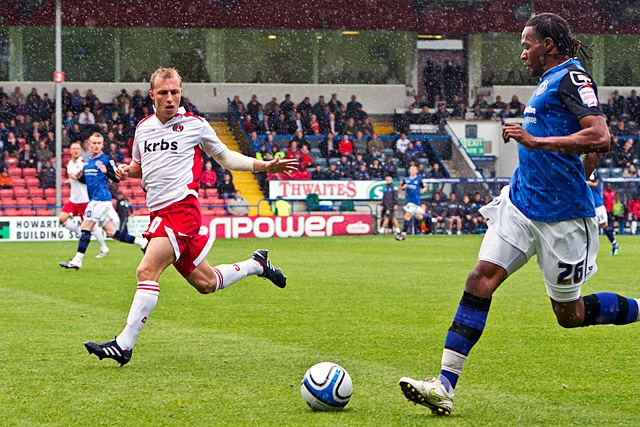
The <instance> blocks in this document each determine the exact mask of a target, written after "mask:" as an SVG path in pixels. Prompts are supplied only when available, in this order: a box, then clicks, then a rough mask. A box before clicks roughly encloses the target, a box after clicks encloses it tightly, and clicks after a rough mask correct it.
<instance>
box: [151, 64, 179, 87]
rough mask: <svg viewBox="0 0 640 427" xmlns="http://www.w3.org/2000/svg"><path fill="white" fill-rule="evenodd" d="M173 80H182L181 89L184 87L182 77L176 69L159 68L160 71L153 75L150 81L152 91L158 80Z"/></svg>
mask: <svg viewBox="0 0 640 427" xmlns="http://www.w3.org/2000/svg"><path fill="white" fill-rule="evenodd" d="M173 78H176V79H178V80H180V87H182V77H180V73H178V70H176V69H175V68H165V67H158V69H157V70H155V71H154V72H153V74H151V78H150V79H149V83H150V85H151V90H153V83H154V82H155V81H156V79H161V80H166V79H173Z"/></svg>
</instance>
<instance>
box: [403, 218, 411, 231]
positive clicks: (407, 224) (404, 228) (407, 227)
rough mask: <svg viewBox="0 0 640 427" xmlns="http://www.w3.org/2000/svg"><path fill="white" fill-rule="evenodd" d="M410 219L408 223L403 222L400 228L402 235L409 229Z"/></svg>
mask: <svg viewBox="0 0 640 427" xmlns="http://www.w3.org/2000/svg"><path fill="white" fill-rule="evenodd" d="M412 219H413V218H411V219H410V220H409V221H406V220H405V221H404V225H403V226H402V232H403V233H406V232H407V230H408V229H409V225H410V224H411V220H412Z"/></svg>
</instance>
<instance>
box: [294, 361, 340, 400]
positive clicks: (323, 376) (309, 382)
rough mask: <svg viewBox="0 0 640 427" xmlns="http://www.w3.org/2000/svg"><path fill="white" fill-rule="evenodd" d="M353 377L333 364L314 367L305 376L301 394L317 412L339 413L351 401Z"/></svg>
mask: <svg viewBox="0 0 640 427" xmlns="http://www.w3.org/2000/svg"><path fill="white" fill-rule="evenodd" d="M351 391H352V384H351V377H350V376H349V374H348V373H347V371H345V370H344V369H343V368H342V367H341V366H339V365H336V364H335V363H331V362H322V363H318V364H317V365H313V366H312V367H311V368H309V370H308V371H307V372H306V373H305V374H304V377H303V378H302V386H301V387H300V392H301V393H302V398H303V399H304V401H305V402H307V405H309V407H310V408H311V409H313V410H315V411H338V410H340V409H342V408H344V407H345V406H346V405H347V403H349V399H351Z"/></svg>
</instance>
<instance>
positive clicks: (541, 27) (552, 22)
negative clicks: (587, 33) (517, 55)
mask: <svg viewBox="0 0 640 427" xmlns="http://www.w3.org/2000/svg"><path fill="white" fill-rule="evenodd" d="M526 26H527V27H532V28H533V30H534V31H535V33H536V35H537V36H538V40H544V39H546V38H547V37H549V38H551V40H553V42H554V43H555V45H556V46H557V47H558V49H559V50H560V52H561V53H562V54H563V55H567V56H569V57H570V58H573V57H574V56H576V54H577V53H580V55H581V56H582V57H583V58H584V59H586V60H589V59H591V55H589V52H588V51H590V50H591V47H590V46H587V45H585V44H583V43H582V42H581V41H580V40H578V39H576V38H575V37H574V36H573V34H571V28H569V24H568V23H567V21H565V20H564V19H562V18H561V17H560V16H558V15H556V14H555V13H540V14H538V15H535V16H533V17H531V19H529V21H527V24H526Z"/></svg>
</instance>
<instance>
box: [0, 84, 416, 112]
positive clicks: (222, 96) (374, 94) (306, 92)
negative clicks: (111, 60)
mask: <svg viewBox="0 0 640 427" xmlns="http://www.w3.org/2000/svg"><path fill="white" fill-rule="evenodd" d="M0 86H2V87H4V91H5V92H7V93H11V92H13V90H14V88H15V87H16V86H20V88H21V89H22V92H23V93H24V94H28V93H29V92H31V88H33V87H36V88H38V93H39V94H40V95H42V94H43V93H45V92H46V93H48V94H49V96H50V97H51V98H54V97H55V96H54V90H55V86H54V83H50V82H0ZM63 87H66V88H67V89H68V90H69V91H71V92H73V91H74V90H75V89H79V90H80V94H81V95H83V96H84V95H85V93H86V91H87V89H93V92H94V93H95V94H96V95H97V96H98V98H100V100H101V101H102V102H111V99H113V97H115V96H117V95H118V94H119V93H120V90H121V89H123V88H126V89H127V91H128V92H129V94H133V92H134V91H135V90H136V89H140V90H141V91H142V93H143V94H144V95H146V92H147V91H148V90H149V83H111V82H109V83H107V82H98V83H96V82H65V83H63ZM287 93H288V94H291V99H292V100H293V101H294V102H300V101H302V99H303V98H304V97H305V96H309V97H310V98H311V103H312V104H314V103H316V102H317V101H318V96H320V95H324V97H325V100H326V101H328V100H329V99H330V97H331V94H332V93H337V94H338V99H339V100H340V101H342V102H343V103H345V104H346V103H347V102H349V101H350V100H351V95H354V94H355V95H356V96H357V97H358V101H360V103H362V106H363V109H364V110H365V111H366V112H367V113H369V114H374V115H390V114H393V110H394V108H397V107H400V106H405V105H407V97H406V89H405V86H404V85H325V84H318V85H312V84H308V85H305V84H299V85H291V84H244V83H185V84H184V87H183V94H184V96H185V97H187V98H189V100H190V101H191V102H192V103H193V104H195V105H196V107H198V109H199V110H200V111H201V112H203V113H224V112H226V111H227V98H231V99H233V97H234V96H235V95H239V96H240V99H241V100H242V101H243V102H244V103H245V104H246V103H247V102H249V100H251V95H253V94H256V95H258V100H260V102H262V103H263V104H265V103H267V102H269V101H270V100H271V98H272V97H274V96H275V97H276V98H277V99H278V102H280V101H282V100H283V99H284V95H285V94H287Z"/></svg>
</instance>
